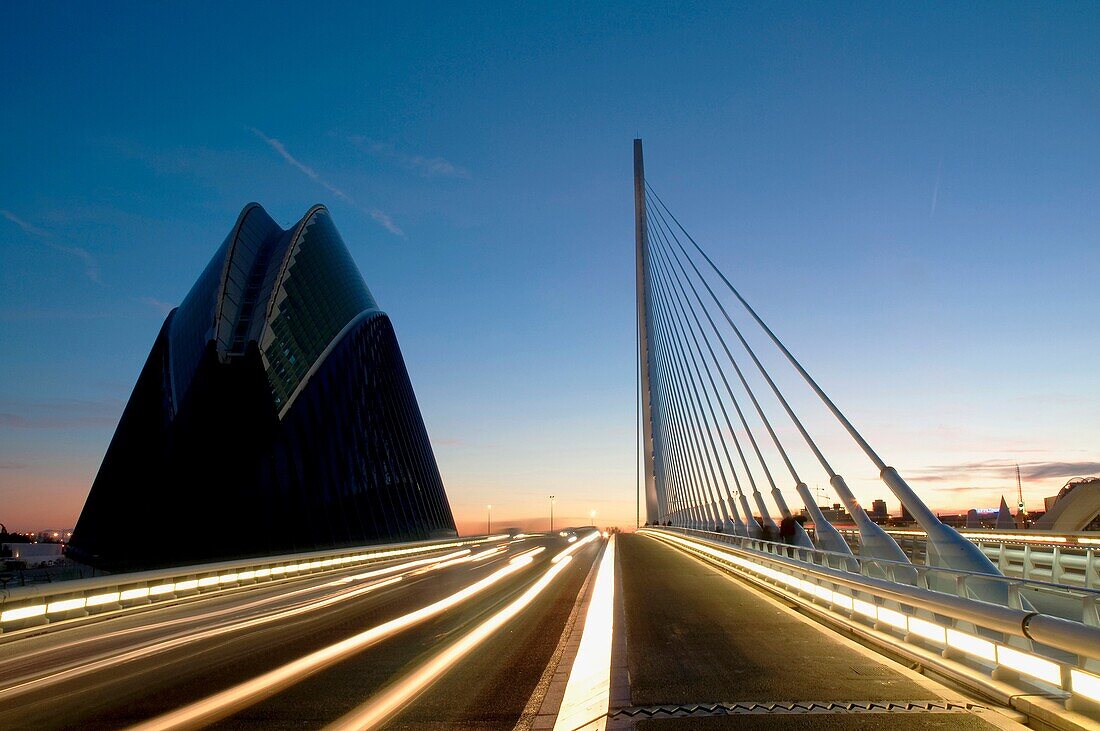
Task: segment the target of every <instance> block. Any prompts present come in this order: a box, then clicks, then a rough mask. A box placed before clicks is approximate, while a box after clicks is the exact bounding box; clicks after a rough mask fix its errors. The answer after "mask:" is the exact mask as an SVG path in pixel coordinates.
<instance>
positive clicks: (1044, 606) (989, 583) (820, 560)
mask: <svg viewBox="0 0 1100 731" xmlns="http://www.w3.org/2000/svg"><path fill="white" fill-rule="evenodd" d="M673 530H676V531H679V532H684V533H685V534H694V535H699V536H701V537H704V538H707V539H708V540H714V541H719V542H722V543H728V544H730V545H735V546H738V547H740V548H743V549H745V550H749V551H759V552H762V553H771V554H775V555H780V556H786V557H788V558H793V559H796V560H798V561H803V562H807V563H812V564H816V565H819V566H826V567H829V568H834V569H840V570H844V571H851V572H854V573H857V574H860V575H862V576H869V577H875V578H881V579H887V580H889V581H891V582H895V583H900V584H910V585H913V586H918V587H923V588H926V589H932V590H934V591H938V592H942V593H944V594H952V595H954V596H959V597H963V598H968V599H981V600H983V601H987V602H988V601H993V600H994V598H1002V599H1003V601H1000V602H998V603H1001V604H1003V605H1004V606H1008V607H1013V608H1015V609H1024V610H1033V609H1035V610H1038V611H1040V612H1042V613H1044V614H1050V615H1052V616H1055V617H1060V618H1062V619H1068V620H1070V621H1073V622H1082V623H1084V624H1088V625H1092V626H1097V627H1100V589H1089V588H1083V587H1078V586H1071V585H1065V584H1055V583H1051V582H1050V581H1042V580H1034V579H1024V578H1018V577H1013V576H990V575H989V574H982V573H976V572H973V571H960V570H958V569H949V568H943V567H936V566H928V565H925V564H923V563H917V562H914V563H912V564H909V563H904V562H901V561H890V560H887V559H880V558H871V557H868V556H858V555H857V556H850V555H848V554H844V553H836V552H832V551H822V550H820V549H812V548H802V547H799V546H792V545H788V544H784V543H777V542H773V541H764V540H760V539H757V538H747V537H744V536H735V535H732V534H729V533H713V532H710V531H699V530H693V529H690V528H676V529H673Z"/></svg>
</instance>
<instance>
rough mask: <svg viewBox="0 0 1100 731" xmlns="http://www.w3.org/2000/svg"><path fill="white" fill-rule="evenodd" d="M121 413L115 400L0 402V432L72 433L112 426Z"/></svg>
mask: <svg viewBox="0 0 1100 731" xmlns="http://www.w3.org/2000/svg"><path fill="white" fill-rule="evenodd" d="M120 413H122V402H121V401H119V400H117V399H109V400H105V401H85V400H81V399H57V400H53V401H24V400H19V399H8V400H5V401H0V429H2V428H7V429H72V428H77V427H87V426H114V425H115V424H117V423H118V417H119V414H120Z"/></svg>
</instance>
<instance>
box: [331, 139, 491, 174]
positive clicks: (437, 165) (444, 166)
mask: <svg viewBox="0 0 1100 731" xmlns="http://www.w3.org/2000/svg"><path fill="white" fill-rule="evenodd" d="M348 139H349V140H351V143H352V144H353V145H355V146H356V147H357V148H359V149H360V150H362V151H363V152H366V153H368V154H371V155H375V156H377V157H381V158H384V159H387V160H391V161H393V162H395V163H397V164H398V165H400V166H401V167H404V168H407V169H409V170H413V171H415V172H417V173H418V174H420V175H422V176H423V177H425V178H469V177H470V171H469V170H467V169H466V168H464V167H461V166H459V165H455V164H454V163H453V162H451V161H450V160H448V159H446V158H443V157H429V156H428V155H418V154H410V153H407V152H403V151H401V150H398V149H397V148H395V147H394V146H393V145H391V144H389V143H387V142H379V141H378V140H372V139H368V138H366V137H363V136H362V135H352V136H351V137H349V138H348Z"/></svg>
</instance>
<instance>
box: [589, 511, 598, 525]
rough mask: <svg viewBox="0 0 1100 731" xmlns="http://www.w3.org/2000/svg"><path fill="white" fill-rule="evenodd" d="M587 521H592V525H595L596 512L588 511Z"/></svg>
mask: <svg viewBox="0 0 1100 731" xmlns="http://www.w3.org/2000/svg"><path fill="white" fill-rule="evenodd" d="M588 519H589V520H591V521H592V525H596V511H595V510H589V511H588Z"/></svg>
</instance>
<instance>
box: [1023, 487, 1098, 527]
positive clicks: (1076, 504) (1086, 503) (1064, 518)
mask: <svg viewBox="0 0 1100 731" xmlns="http://www.w3.org/2000/svg"><path fill="white" fill-rule="evenodd" d="M1043 504H1044V506H1045V507H1046V513H1045V514H1044V515H1043V516H1042V517H1041V518H1039V519H1038V520H1036V521H1035V527H1036V528H1040V529H1042V530H1055V531H1079V530H1100V477H1078V478H1075V479H1072V480H1070V481H1069V482H1067V483H1066V484H1065V485H1064V486H1063V487H1062V489H1061V490H1059V491H1058V494H1057V495H1055V496H1054V497H1048V498H1046V499H1044V500H1043Z"/></svg>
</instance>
